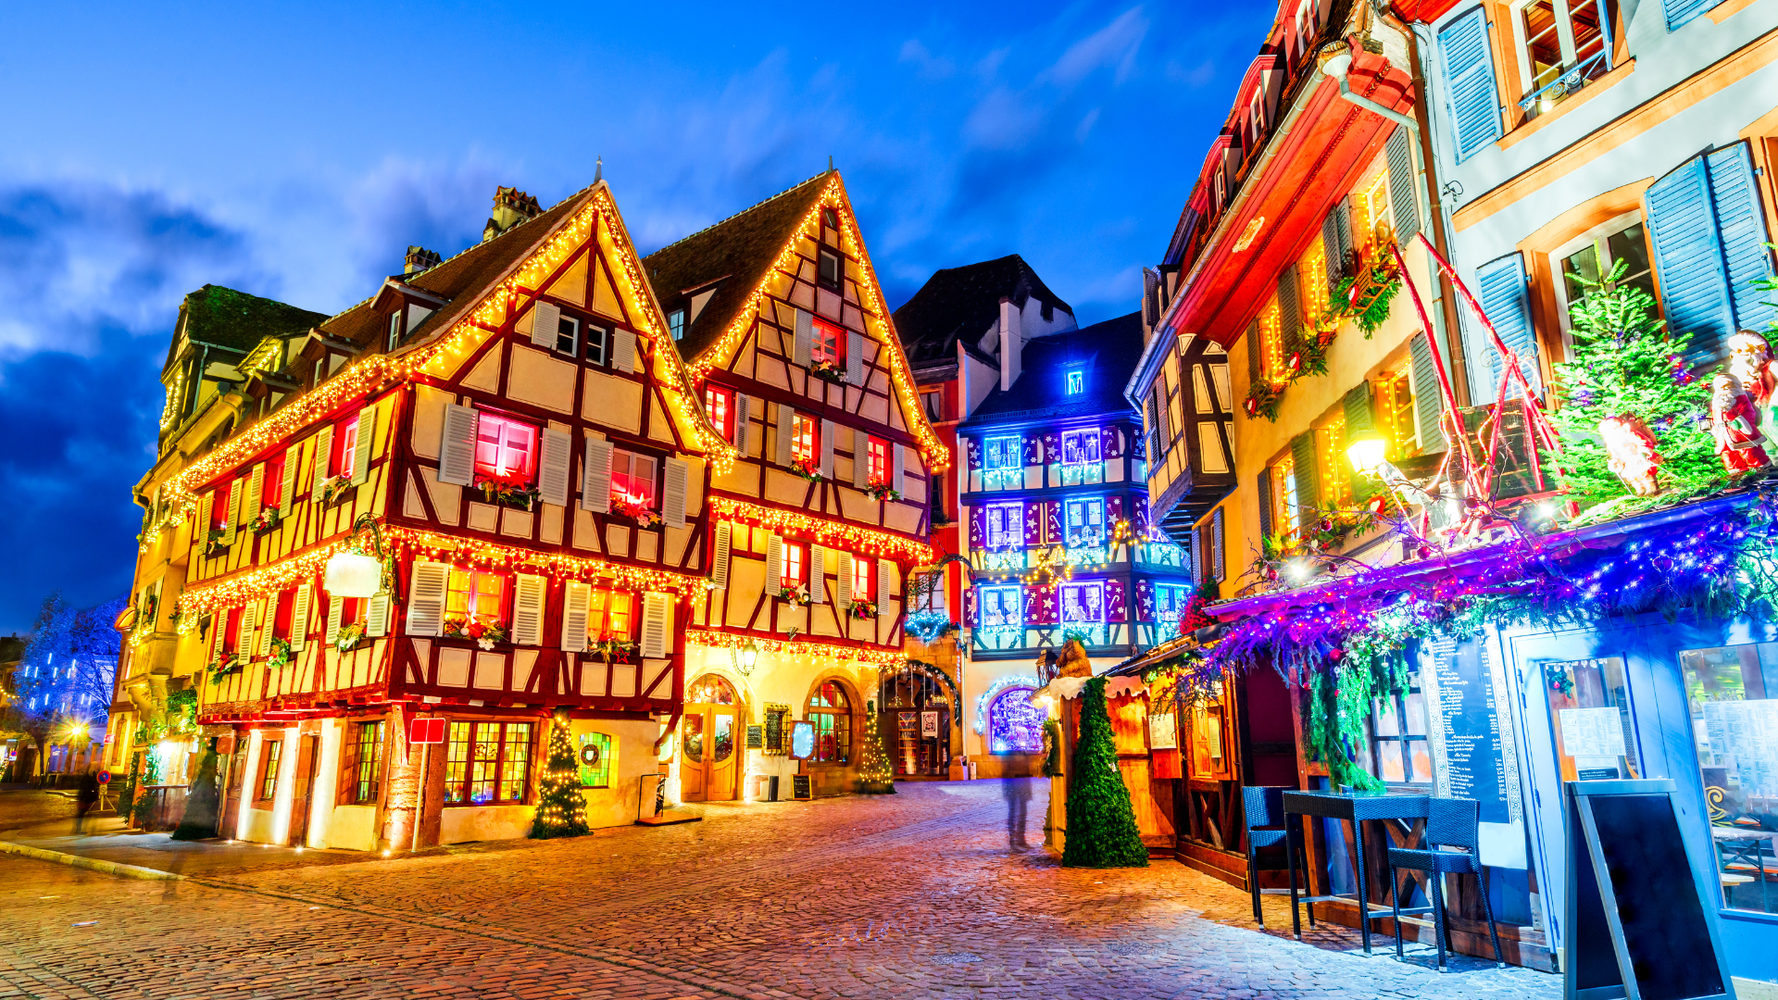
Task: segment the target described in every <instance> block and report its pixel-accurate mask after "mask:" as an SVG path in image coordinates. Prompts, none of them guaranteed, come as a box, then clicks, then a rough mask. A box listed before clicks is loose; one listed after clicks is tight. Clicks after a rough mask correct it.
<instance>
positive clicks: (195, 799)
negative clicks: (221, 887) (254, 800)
mask: <svg viewBox="0 0 1778 1000" xmlns="http://www.w3.org/2000/svg"><path fill="white" fill-rule="evenodd" d="M216 768H217V756H216V740H215V739H214V738H212V739H211V740H210V747H209V749H208V750H207V751H205V753H204V761H203V763H201V764H199V765H198V774H197V777H196V778H195V779H194V780H193V781H192V783H191V791H190V794H188V795H187V796H186V799H185V815H184V816H183V817H181V818H180V820H179V827H178V829H176V830H174V831H173V839H174V840H206V839H208V838H210V837H214V836H217V830H216V823H217V816H216V810H217V807H218V806H219V805H220V802H219V799H220V798H221V791H222V790H221V788H220V787H219V783H218V782H217V780H216V778H217V775H216ZM229 836H231V837H232V836H234V834H233V833H230V834H229Z"/></svg>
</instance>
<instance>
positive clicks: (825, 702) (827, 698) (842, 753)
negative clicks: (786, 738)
mask: <svg viewBox="0 0 1778 1000" xmlns="http://www.w3.org/2000/svg"><path fill="white" fill-rule="evenodd" d="M808 719H809V721H810V722H812V723H814V724H815V755H814V756H813V757H811V758H809V759H810V760H812V761H815V762H816V763H818V764H844V763H846V762H847V761H849V760H851V759H852V712H851V703H850V702H849V701H847V699H846V692H845V689H844V688H841V687H840V686H839V684H837V683H835V682H834V681H823V682H821V686H820V687H818V688H816V689H815V693H814V694H812V695H810V696H809V711H808Z"/></svg>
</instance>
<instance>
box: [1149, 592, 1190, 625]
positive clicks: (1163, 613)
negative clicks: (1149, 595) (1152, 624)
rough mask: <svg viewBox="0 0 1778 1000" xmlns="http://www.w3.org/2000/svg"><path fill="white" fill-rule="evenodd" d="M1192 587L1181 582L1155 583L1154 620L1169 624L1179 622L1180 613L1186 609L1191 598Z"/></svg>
mask: <svg viewBox="0 0 1778 1000" xmlns="http://www.w3.org/2000/svg"><path fill="white" fill-rule="evenodd" d="M1191 596H1192V590H1191V588H1190V587H1187V586H1185V585H1184V584H1179V583H1157V584H1155V585H1154V620H1155V621H1157V622H1163V623H1165V624H1168V625H1177V624H1178V623H1179V614H1180V612H1182V611H1184V610H1185V605H1186V602H1187V601H1190V600H1191Z"/></svg>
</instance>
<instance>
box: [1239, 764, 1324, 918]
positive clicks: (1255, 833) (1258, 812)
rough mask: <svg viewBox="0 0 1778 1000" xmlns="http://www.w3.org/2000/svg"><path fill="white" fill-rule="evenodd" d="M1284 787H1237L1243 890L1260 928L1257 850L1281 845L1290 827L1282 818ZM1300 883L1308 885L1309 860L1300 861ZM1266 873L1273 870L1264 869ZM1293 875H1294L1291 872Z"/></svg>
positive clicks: (1312, 914) (1286, 858)
mask: <svg viewBox="0 0 1778 1000" xmlns="http://www.w3.org/2000/svg"><path fill="white" fill-rule="evenodd" d="M1291 790H1292V789H1291V787H1290V786H1288V785H1281V786H1276V787H1272V786H1266V785H1243V786H1242V787H1241V805H1242V807H1243V811H1245V812H1246V814H1247V891H1248V893H1249V894H1250V895H1252V896H1253V922H1254V923H1256V924H1258V925H1260V926H1261V927H1264V926H1265V925H1266V917H1265V911H1264V910H1262V909H1260V905H1259V871H1260V869H1259V849H1260V848H1262V847H1272V846H1274V845H1276V844H1282V843H1284V838H1285V837H1286V836H1287V835H1288V834H1289V832H1290V828H1289V826H1288V825H1286V821H1285V819H1284V793H1285V792H1286V791H1291ZM1284 864H1285V867H1287V868H1288V867H1290V852H1289V850H1286V851H1285V852H1284ZM1302 867H1303V883H1304V884H1305V885H1307V884H1308V880H1309V861H1308V858H1306V857H1305V858H1304V859H1303V863H1302ZM1266 870H1267V871H1276V870H1277V869H1275V868H1268V869H1266ZM1291 874H1292V876H1293V877H1294V876H1295V874H1296V873H1295V872H1292V873H1291ZM1309 926H1310V927H1313V926H1315V910H1314V908H1313V907H1310V909H1309Z"/></svg>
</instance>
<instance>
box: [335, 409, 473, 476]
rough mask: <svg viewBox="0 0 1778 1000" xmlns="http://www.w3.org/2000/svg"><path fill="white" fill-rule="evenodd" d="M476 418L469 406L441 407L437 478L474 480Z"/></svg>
mask: <svg viewBox="0 0 1778 1000" xmlns="http://www.w3.org/2000/svg"><path fill="white" fill-rule="evenodd" d="M478 422H479V418H478V417H477V416H476V412H475V407H473V406H468V405H463V404H456V403H453V404H451V405H450V406H447V407H445V415H444V439H443V440H442V441H441V442H440V443H439V446H438V481H439V482H441V483H455V484H456V485H458V486H468V485H469V484H470V483H472V482H474V481H475V430H476V424H477V423H478ZM323 433H326V432H325V431H323ZM317 467H320V466H317Z"/></svg>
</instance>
